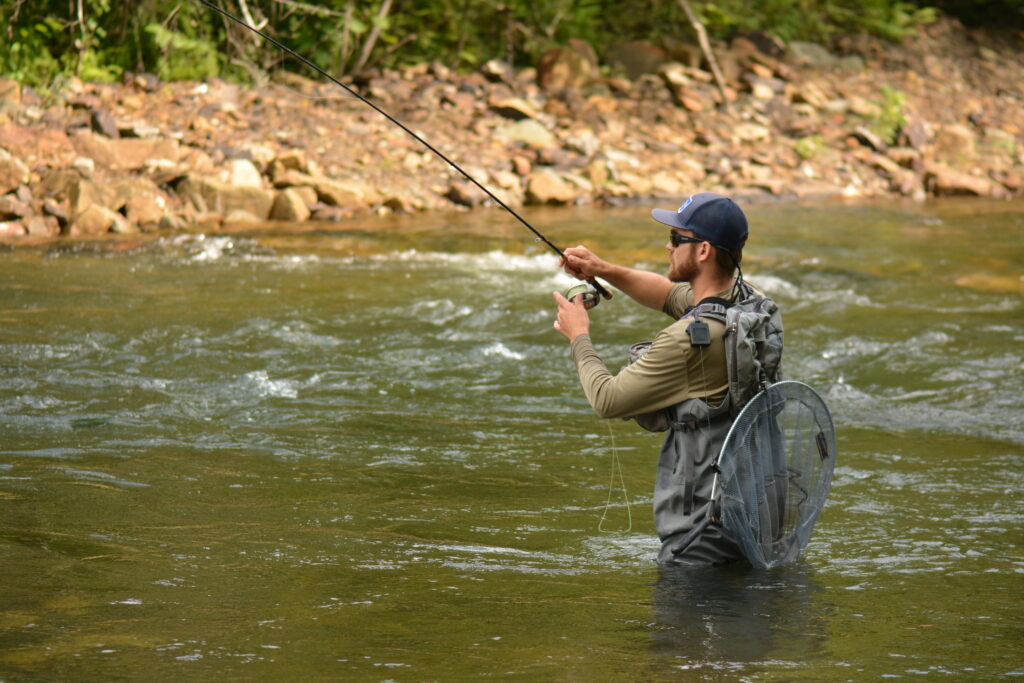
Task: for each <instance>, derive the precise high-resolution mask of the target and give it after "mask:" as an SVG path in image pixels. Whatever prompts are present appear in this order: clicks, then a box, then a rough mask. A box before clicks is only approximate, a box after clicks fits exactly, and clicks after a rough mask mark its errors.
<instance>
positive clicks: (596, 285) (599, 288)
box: [199, 0, 612, 305]
mask: <svg viewBox="0 0 1024 683" xmlns="http://www.w3.org/2000/svg"><path fill="white" fill-rule="evenodd" d="M199 2H200V3H202V4H204V5H206V6H207V7H209V8H210V9H212V10H214V11H215V12H218V13H220V14H222V15H224V16H225V17H227V18H228V19H230V20H231V21H233V22H235V23H236V24H238V25H239V26H243V27H245V28H247V29H249V30H250V31H252V32H253V33H255V34H256V35H258V36H259V37H261V38H263V39H264V40H266V41H267V42H269V43H270V44H271V45H273V46H275V47H277V48H278V49H280V50H284V51H285V52H287V53H288V54H289V55H291V56H292V57H294V58H295V59H297V60H299V61H300V62H302V63H303V64H305V65H306V66H308V67H309V68H311V69H313V70H314V71H316V72H317V73H318V74H320V75H321V76H323V77H324V78H327V79H328V80H330V81H331V82H332V83H334V84H335V85H338V86H340V87H342V88H343V89H344V90H345V91H346V92H348V93H349V94H350V95H352V96H353V97H355V98H357V99H358V100H360V101H361V102H363V103H364V104H366V105H367V106H369V107H371V108H372V109H373V110H374V111H376V112H377V113H378V114H380V115H381V116H383V117H384V118H386V119H387V120H388V121H390V122H391V123H393V124H395V125H396V126H398V127H399V128H401V129H402V130H404V131H405V132H406V133H408V134H409V135H410V136H411V137H412V138H413V139H414V140H416V142H418V143H420V144H421V145H423V146H424V147H426V148H427V149H429V150H430V151H431V152H433V153H434V154H436V155H437V156H438V157H440V158H441V159H442V160H443V161H444V162H445V163H447V164H448V165H449V166H451V167H452V168H454V169H455V170H456V171H458V172H459V173H461V174H462V175H463V177H465V178H466V180H468V181H469V182H471V183H473V184H474V185H476V186H477V187H478V188H480V190H482V191H483V193H484V194H486V195H487V196H488V197H490V198H491V199H493V200H494V202H495V203H496V204H497V205H498V206H500V207H501V208H503V209H505V210H506V211H508V212H509V213H510V214H512V215H513V216H514V217H515V218H516V220H518V221H519V222H520V223H522V224H523V225H524V226H526V228H527V229H528V230H529V231H530V232H532V233H533V234H534V235H536V236H537V239H538V240H539V241H540V242H543V243H544V244H546V245H547V246H548V247H550V248H551V250H552V251H553V252H555V253H556V254H558V256H559V258H561V259H562V261H563V262H565V253H564V252H563V251H562V250H561V249H559V248H558V247H557V246H555V245H554V244H553V243H552V242H551V241H550V240H549V239H548V238H547V237H545V236H544V235H542V234H540V232H539V231H538V230H537V229H536V228H534V227H533V226H532V225H530V224H529V223H528V222H527V221H526V219H525V218H523V217H522V216H520V215H519V214H518V213H516V212H515V211H514V210H513V209H512V208H511V207H510V206H509V205H508V204H506V203H505V202H503V201H501V200H500V199H498V198H497V197H496V196H495V195H494V193H493V192H491V191H490V190H488V189H487V188H486V187H484V186H483V184H481V183H480V182H479V181H477V179H476V178H474V177H473V176H471V175H469V174H468V173H466V172H465V171H463V170H462V168H461V167H460V166H459V165H458V164H456V163H455V162H454V161H452V160H451V159H449V158H448V157H447V156H445V155H444V154H443V153H441V152H440V151H439V150H438V149H437V148H436V147H434V146H433V145H431V144H430V143H429V142H427V141H426V140H424V139H423V138H421V137H420V136H419V135H417V134H416V133H414V132H413V131H412V130H410V129H409V128H408V127H407V126H406V125H405V124H403V123H402V122H401V121H399V120H398V119H396V118H395V117H393V116H391V114H388V113H387V112H386V111H384V110H383V109H381V108H380V107H378V106H377V105H376V104H374V103H373V102H372V101H371V100H369V99H367V98H366V97H364V96H362V95H360V94H359V93H358V92H356V91H355V90H353V89H352V88H350V87H349V86H347V85H345V84H344V83H342V82H341V81H339V80H338V79H337V78H335V77H334V76H332V75H331V74H329V73H327V72H326V71H324V70H323V69H321V68H320V67H319V66H317V65H316V64H314V63H313V62H311V61H309V60H308V59H306V58H305V57H303V56H302V55H300V54H299V53H298V52H296V51H295V50H293V49H291V48H290V47H288V46H287V45H284V44H283V43H281V42H280V41H277V40H275V39H274V38H271V37H270V36H268V35H267V34H266V33H264V32H263V31H260V30H259V29H258V28H255V27H254V26H250V25H249V24H247V23H246V22H245V21H244V20H242V19H240V18H238V17H236V16H235V15H233V14H231V13H230V12H228V11H227V10H224V9H222V8H220V7H218V6H217V5H215V4H213V2H211V0H199ZM588 282H589V283H590V284H591V285H593V287H594V289H596V290H597V293H598V294H600V295H601V296H603V297H604V298H605V299H611V298H612V295H611V292H609V291H608V290H607V289H605V288H604V286H603V285H601V283H600V282H598V281H597V280H596V279H590V280H588ZM584 298H586V297H584ZM597 301H598V300H597V299H596V298H595V299H593V304H592V305H595V304H596V302H597Z"/></svg>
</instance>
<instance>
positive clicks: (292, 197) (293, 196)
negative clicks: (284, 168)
mask: <svg viewBox="0 0 1024 683" xmlns="http://www.w3.org/2000/svg"><path fill="white" fill-rule="evenodd" d="M310 215H311V212H310V210H309V205H308V204H307V203H306V200H305V198H304V197H303V196H302V193H301V192H300V191H299V190H298V189H295V188H287V189H284V190H281V191H280V192H278V193H277V197H276V198H275V199H274V206H273V207H272V208H271V209H270V218H271V219H273V220H275V221H287V222H289V223H302V222H303V221H307V220H309V217H310Z"/></svg>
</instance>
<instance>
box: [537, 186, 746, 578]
mask: <svg viewBox="0 0 1024 683" xmlns="http://www.w3.org/2000/svg"><path fill="white" fill-rule="evenodd" d="M651 215H652V216H653V217H654V219H655V220H656V221H658V222H660V223H663V224H665V225H668V226H669V227H670V228H671V231H670V238H669V242H668V244H667V245H666V247H667V248H668V250H669V269H668V274H667V277H666V276H661V275H657V274H655V273H649V272H646V271H640V270H635V269H632V268H626V267H624V266H619V265H615V264H611V263H608V262H606V261H603V260H602V259H600V258H598V257H597V256H596V255H594V254H593V253H592V252H591V251H590V250H589V249H587V248H585V247H582V246H579V247H572V248H570V249H566V250H565V261H564V264H563V267H564V268H565V271H566V272H567V273H569V274H570V275H572V276H574V277H577V278H579V279H582V280H589V279H593V278H595V277H599V278H601V279H603V280H605V281H606V282H608V283H609V284H611V285H613V286H615V287H617V288H618V289H620V290H621V291H623V292H625V293H626V294H628V295H629V296H630V297H632V298H633V299H635V300H636V301H638V302H639V303H641V304H643V305H645V306H648V307H649V308H653V309H655V310H660V311H664V312H665V313H667V314H668V315H669V316H670V317H672V318H673V319H674V320H676V322H674V323H673V324H672V325H669V326H668V327H667V328H665V329H664V330H662V331H661V332H659V333H658V335H657V337H656V338H655V339H654V341H653V342H652V343H651V344H650V346H649V348H647V349H646V353H645V354H644V355H642V357H640V358H639V359H637V360H636V361H635V362H633V363H632V364H630V365H629V366H627V367H625V368H623V369H622V371H621V372H619V374H618V375H612V374H611V373H610V372H609V371H608V369H607V368H606V367H605V365H604V362H603V361H602V360H601V359H600V357H599V356H598V355H597V353H596V352H595V350H594V346H593V344H592V343H591V340H590V334H589V329H590V319H589V316H588V314H587V310H586V308H585V307H584V305H583V302H582V297H576V298H575V299H574V300H573V301H572V302H570V301H567V300H566V299H565V297H563V296H562V295H561V294H559V293H558V292H555V294H554V296H555V300H556V301H557V302H558V317H557V319H556V320H555V323H554V327H555V330H557V331H558V332H560V333H561V334H562V335H564V336H565V337H566V339H568V340H569V342H570V344H571V350H572V358H573V361H574V362H575V364H576V369H577V371H578V372H579V376H580V382H581V383H582V385H583V391H584V393H585V394H586V396H587V400H589V401H590V404H591V405H592V406H593V407H594V410H595V411H596V412H597V414H598V415H600V416H601V417H604V418H615V417H622V418H634V419H636V420H637V422H638V423H639V424H640V425H641V426H643V427H644V428H645V429H649V430H651V431H665V430H668V434H667V435H666V438H665V443H664V445H663V446H662V449H661V457H660V459H659V462H658V475H657V480H656V483H655V494H654V517H655V526H656V527H657V530H658V536H659V537H660V538H661V540H662V549H661V553H660V554H659V556H658V561H659V562H660V563H662V564H720V563H724V562H729V561H732V560H735V559H738V558H740V557H741V555H740V551H739V549H738V548H737V546H736V545H735V544H734V543H733V542H732V540H730V539H729V538H728V537H726V536H725V534H724V533H723V532H722V529H721V527H719V526H717V525H710V526H708V527H707V528H706V529H705V531H704V532H702V533H701V534H700V536H699V537H698V538H697V539H696V541H694V542H693V543H691V544H689V545H688V546H687V547H685V548H681V547H680V546H681V543H680V541H681V539H683V538H684V537H685V536H686V534H687V532H688V531H690V530H691V529H693V527H694V526H695V525H696V524H697V522H699V521H700V520H701V519H703V517H704V516H705V513H706V512H707V506H708V501H709V498H710V494H711V483H712V480H713V478H714V472H713V470H712V468H711V465H712V462H713V461H714V458H715V456H716V455H717V454H718V452H719V450H720V449H721V446H722V443H723V441H724V440H725V436H726V434H727V433H728V429H729V425H730V423H731V419H732V417H733V415H734V411H733V410H731V409H730V408H731V406H730V401H729V377H728V373H727V366H726V350H725V341H724V337H725V323H724V311H725V310H726V308H727V307H728V306H729V305H731V304H732V303H734V302H735V301H737V300H742V299H744V298H747V297H748V296H751V295H753V294H754V292H753V291H752V290H751V289H750V288H749V286H748V285H746V284H744V283H743V280H742V275H737V273H738V271H739V264H740V261H741V260H742V258H743V245H744V244H745V243H746V240H747V219H746V216H744V214H743V211H742V210H741V209H740V208H739V206H737V205H736V204H735V203H734V202H733V201H732V200H731V199H728V198H726V197H723V196H722V195H719V194H715V193H711V192H702V193H699V194H695V195H693V196H692V197H690V198H689V199H687V200H686V202H685V203H684V204H683V205H682V206H681V207H680V208H679V210H678V211H671V210H665V209H654V210H653V211H652V212H651Z"/></svg>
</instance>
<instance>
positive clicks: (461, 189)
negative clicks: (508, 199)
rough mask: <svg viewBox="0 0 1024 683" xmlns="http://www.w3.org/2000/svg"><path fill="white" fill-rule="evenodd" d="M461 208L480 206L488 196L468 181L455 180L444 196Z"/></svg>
mask: <svg viewBox="0 0 1024 683" xmlns="http://www.w3.org/2000/svg"><path fill="white" fill-rule="evenodd" d="M444 196H445V197H447V198H448V199H450V200H452V201H453V202H455V203H456V204H459V205H460V206H469V207H473V206H480V205H481V204H483V203H484V201H485V200H486V199H487V195H486V194H485V193H484V192H483V190H481V189H480V188H479V187H477V186H476V185H474V184H473V183H471V182H469V181H468V180H453V181H452V183H451V185H449V186H448V191H447V192H446V193H445V195H444Z"/></svg>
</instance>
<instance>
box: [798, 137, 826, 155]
mask: <svg viewBox="0 0 1024 683" xmlns="http://www.w3.org/2000/svg"><path fill="white" fill-rule="evenodd" d="M825 147H826V144H825V138H823V137H821V136H820V135H818V134H814V135H808V136H806V137H802V138H800V139H799V140H797V141H796V147H795V149H796V153H797V154H798V155H799V156H800V158H801V159H803V160H804V161H807V160H808V159H813V158H815V157H816V156H818V155H819V154H821V153H822V152H823V151H824V150H825Z"/></svg>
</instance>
